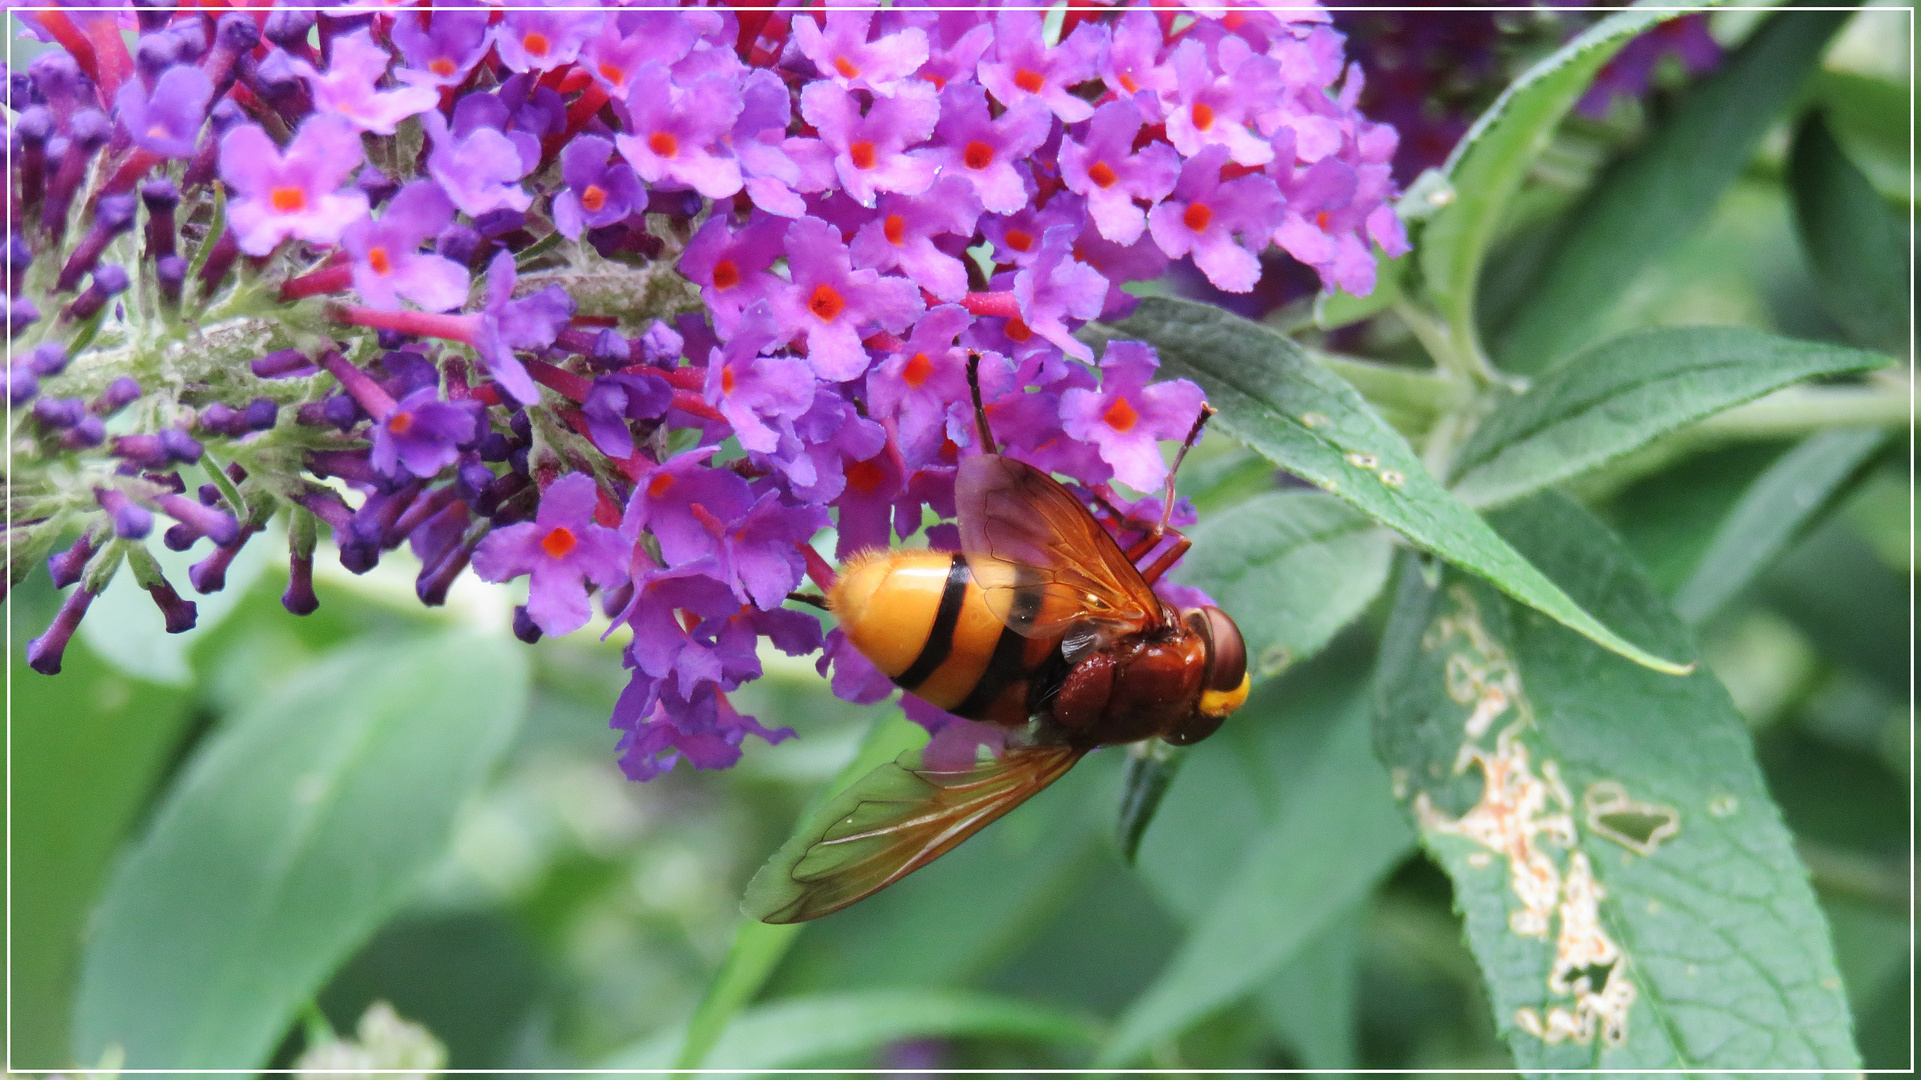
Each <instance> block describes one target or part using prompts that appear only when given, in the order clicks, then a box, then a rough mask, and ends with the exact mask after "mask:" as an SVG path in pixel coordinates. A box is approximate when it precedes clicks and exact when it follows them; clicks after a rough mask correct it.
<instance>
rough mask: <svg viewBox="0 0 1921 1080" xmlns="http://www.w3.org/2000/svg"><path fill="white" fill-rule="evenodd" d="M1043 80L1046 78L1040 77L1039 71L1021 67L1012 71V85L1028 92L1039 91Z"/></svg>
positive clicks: (1034, 92) (1035, 92)
mask: <svg viewBox="0 0 1921 1080" xmlns="http://www.w3.org/2000/svg"><path fill="white" fill-rule="evenodd" d="M1045 82H1046V80H1045V79H1042V78H1041V73H1040V72H1038V71H1029V70H1028V69H1026V68H1022V69H1020V70H1019V71H1016V72H1015V73H1014V85H1015V86H1018V87H1020V88H1021V89H1022V90H1025V91H1027V92H1028V93H1030V94H1038V93H1040V92H1041V86H1042V85H1043V84H1044V83H1045Z"/></svg>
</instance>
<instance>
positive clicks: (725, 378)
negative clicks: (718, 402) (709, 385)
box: [720, 367, 734, 394]
mask: <svg viewBox="0 0 1921 1080" xmlns="http://www.w3.org/2000/svg"><path fill="white" fill-rule="evenodd" d="M720 392H721V393H723V394H731V393H733V392H734V369H733V368H730V367H724V368H721V369H720Z"/></svg>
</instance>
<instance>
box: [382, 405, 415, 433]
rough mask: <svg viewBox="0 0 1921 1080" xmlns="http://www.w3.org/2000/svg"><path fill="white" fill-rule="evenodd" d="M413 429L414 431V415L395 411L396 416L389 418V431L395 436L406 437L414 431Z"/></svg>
mask: <svg viewBox="0 0 1921 1080" xmlns="http://www.w3.org/2000/svg"><path fill="white" fill-rule="evenodd" d="M413 429H414V414H413V413H410V412H402V411H400V410H398V409H396V410H395V411H394V414H393V415H392V416H389V417H388V418H387V430H388V431H391V432H393V433H394V434H395V435H405V434H407V433H408V432H409V431H412V430H413Z"/></svg>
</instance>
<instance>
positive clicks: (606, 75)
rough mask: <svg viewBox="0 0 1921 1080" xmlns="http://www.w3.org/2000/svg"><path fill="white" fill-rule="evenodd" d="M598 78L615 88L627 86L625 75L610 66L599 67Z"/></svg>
mask: <svg viewBox="0 0 1921 1080" xmlns="http://www.w3.org/2000/svg"><path fill="white" fill-rule="evenodd" d="M600 77H601V78H603V79H606V80H607V81H608V82H610V83H613V84H614V85H615V86H625V85H626V84H627V73H626V72H625V71H622V70H620V69H619V68H618V67H615V66H614V65H612V64H602V65H600Z"/></svg>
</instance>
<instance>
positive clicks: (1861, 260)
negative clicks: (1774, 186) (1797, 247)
mask: <svg viewBox="0 0 1921 1080" xmlns="http://www.w3.org/2000/svg"><path fill="white" fill-rule="evenodd" d="M1788 181H1789V189H1790V191H1791V192H1792V193H1793V195H1794V222H1795V225H1796V226H1797V227H1798V229H1799V231H1800V233H1801V247H1802V250H1804V251H1806V252H1807V255H1808V265H1809V267H1810V268H1811V269H1812V270H1813V271H1814V284H1815V289H1816V291H1817V293H1818V295H1819V296H1820V298H1821V306H1822V307H1823V308H1824V309H1826V311H1827V313H1828V314H1829V315H1830V316H1832V317H1833V318H1834V320H1835V321H1836V322H1838V323H1840V324H1841V325H1842V327H1844V328H1845V329H1846V330H1847V331H1848V335H1849V336H1850V337H1851V338H1853V339H1854V340H1856V341H1859V342H1861V343H1862V344H1864V345H1871V346H1873V347H1875V348H1881V349H1893V348H1897V347H1900V346H1902V345H1905V344H1906V342H1907V340H1908V318H1909V314H1910V306H1911V302H1912V300H1913V296H1912V294H1910V293H1909V292H1908V245H1907V243H1906V233H1907V230H1906V229H1905V228H1904V223H1903V222H1902V221H1901V220H1900V219H1899V218H1897V217H1895V215H1894V211H1893V210H1891V209H1889V208H1888V205H1887V204H1886V203H1884V202H1882V201H1881V196H1880V195H1879V194H1877V193H1876V192H1875V190H1874V185H1873V184H1870V183H1869V182H1868V178H1867V177H1866V176H1863V175H1862V174H1861V170H1860V169H1857V168H1855V167H1854V163H1853V162H1851V161H1849V160H1848V158H1847V155H1846V154H1844V153H1842V152H1841V147H1840V144H1838V143H1836V142H1835V140H1834V135H1833V134H1832V133H1830V132H1829V131H1828V125H1827V123H1826V121H1825V120H1824V119H1823V118H1822V116H1821V115H1820V114H1819V113H1812V114H1810V115H1809V116H1808V118H1807V119H1806V120H1804V121H1802V123H1801V128H1800V130H1799V131H1798V132H1796V134H1795V137H1794V147H1793V149H1792V150H1791V151H1790V152H1789V154H1788Z"/></svg>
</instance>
